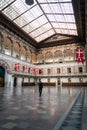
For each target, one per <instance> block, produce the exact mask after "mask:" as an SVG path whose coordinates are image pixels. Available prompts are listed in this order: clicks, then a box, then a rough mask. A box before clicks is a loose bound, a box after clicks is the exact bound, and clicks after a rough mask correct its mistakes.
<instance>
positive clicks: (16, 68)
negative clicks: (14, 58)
mask: <svg viewBox="0 0 87 130" xmlns="http://www.w3.org/2000/svg"><path fill="white" fill-rule="evenodd" d="M18 70H20V63H16V64H15V71H18Z"/></svg>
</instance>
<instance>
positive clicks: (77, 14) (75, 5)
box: [72, 0, 85, 39]
mask: <svg viewBox="0 0 87 130" xmlns="http://www.w3.org/2000/svg"><path fill="white" fill-rule="evenodd" d="M72 4H73V9H74V15H75V20H76V25H77V32H78V36H79V37H80V38H82V39H83V31H82V21H81V8H80V0H72ZM84 8H85V7H84Z"/></svg>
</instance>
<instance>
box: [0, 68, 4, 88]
mask: <svg viewBox="0 0 87 130" xmlns="http://www.w3.org/2000/svg"><path fill="white" fill-rule="evenodd" d="M4 79H5V69H4V68H3V67H2V66H0V87H4Z"/></svg>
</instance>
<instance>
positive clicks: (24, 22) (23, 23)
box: [14, 17, 28, 27]
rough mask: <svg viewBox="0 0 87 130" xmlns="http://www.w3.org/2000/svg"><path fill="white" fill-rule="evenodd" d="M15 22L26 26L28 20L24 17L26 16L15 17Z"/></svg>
mask: <svg viewBox="0 0 87 130" xmlns="http://www.w3.org/2000/svg"><path fill="white" fill-rule="evenodd" d="M14 22H15V23H16V24H17V25H19V26H20V27H22V26H24V25H25V24H27V22H28V21H26V19H24V17H19V18H18V19H15V20H14Z"/></svg>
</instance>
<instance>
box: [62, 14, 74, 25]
mask: <svg viewBox="0 0 87 130" xmlns="http://www.w3.org/2000/svg"><path fill="white" fill-rule="evenodd" d="M64 17H65V20H66V22H74V23H75V18H74V15H64Z"/></svg>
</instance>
